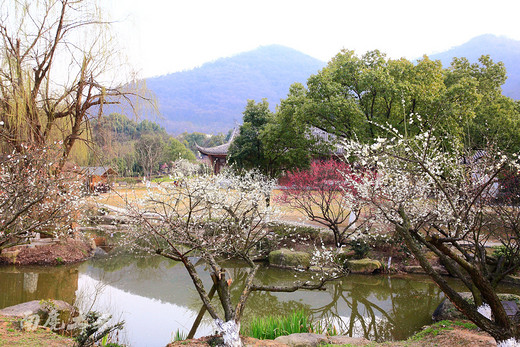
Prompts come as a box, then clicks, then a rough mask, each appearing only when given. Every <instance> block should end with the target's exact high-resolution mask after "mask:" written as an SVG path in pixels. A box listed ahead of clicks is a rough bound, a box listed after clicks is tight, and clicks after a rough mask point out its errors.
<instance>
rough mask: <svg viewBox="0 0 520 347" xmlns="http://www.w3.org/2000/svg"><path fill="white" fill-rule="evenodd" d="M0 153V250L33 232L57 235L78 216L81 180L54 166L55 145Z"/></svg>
mask: <svg viewBox="0 0 520 347" xmlns="http://www.w3.org/2000/svg"><path fill="white" fill-rule="evenodd" d="M20 146H21V147H23V148H24V152H23V153H20V152H17V151H13V152H11V153H8V154H2V155H1V156H0V252H1V251H2V250H3V249H5V248H8V247H11V246H15V245H17V244H20V243H24V242H26V241H27V239H28V238H29V237H31V236H33V235H34V233H36V232H38V233H43V234H49V235H54V236H57V235H61V234H63V233H67V232H69V231H71V227H72V223H73V222H75V221H76V220H77V219H79V218H80V215H81V213H80V211H81V204H82V199H81V181H80V180H79V177H78V175H77V174H75V173H73V172H70V171H66V170H65V171H63V170H58V167H57V166H58V163H57V161H58V160H59V158H60V153H61V149H60V148H59V146H53V147H44V148H30V147H28V146H26V145H24V144H21V145H20Z"/></svg>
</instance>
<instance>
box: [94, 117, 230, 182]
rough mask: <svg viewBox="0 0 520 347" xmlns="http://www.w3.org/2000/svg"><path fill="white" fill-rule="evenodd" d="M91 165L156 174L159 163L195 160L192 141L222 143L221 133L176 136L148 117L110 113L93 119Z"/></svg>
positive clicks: (124, 172)
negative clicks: (131, 117)
mask: <svg viewBox="0 0 520 347" xmlns="http://www.w3.org/2000/svg"><path fill="white" fill-rule="evenodd" d="M91 129H92V144H91V148H92V151H90V158H89V163H86V164H90V165H96V166H97V165H108V166H110V167H112V168H114V169H116V170H117V172H118V174H119V175H121V176H134V175H143V174H146V175H147V176H150V175H152V174H156V173H157V172H158V170H159V167H160V165H161V164H167V165H170V164H171V162H175V161H176V160H178V159H187V160H191V161H194V160H195V155H196V153H197V151H196V148H195V142H196V143H197V144H199V145H202V146H216V145H219V144H222V143H223V142H224V141H225V139H226V136H225V135H224V134H217V135H206V134H201V133H183V134H181V135H180V136H179V137H178V138H175V137H173V136H172V135H170V134H168V133H167V132H166V130H165V129H164V128H163V127H161V126H160V125H158V124H157V123H154V122H152V121H149V120H146V119H145V120H142V121H140V122H137V121H134V120H132V119H129V118H127V117H126V116H124V115H121V114H117V113H112V114H110V115H108V116H103V117H100V118H97V119H94V120H92V122H91Z"/></svg>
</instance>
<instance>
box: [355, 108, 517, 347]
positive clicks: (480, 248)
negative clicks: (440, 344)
mask: <svg viewBox="0 0 520 347" xmlns="http://www.w3.org/2000/svg"><path fill="white" fill-rule="evenodd" d="M413 118H415V120H416V122H417V120H418V119H419V122H418V125H419V126H421V122H420V118H419V117H417V116H414V117H412V119H413ZM383 128H384V129H386V131H387V133H388V134H389V136H388V138H379V139H377V140H376V141H375V142H374V143H373V144H360V143H358V142H356V141H349V142H346V143H345V150H346V153H347V156H348V157H349V158H355V159H354V160H357V162H358V163H359V164H361V165H363V166H365V167H370V168H374V169H376V171H377V178H376V179H375V180H371V181H368V180H365V181H362V182H357V183H356V189H357V191H358V194H360V195H361V196H362V197H363V198H364V199H366V200H368V201H370V202H371V205H372V206H373V207H374V208H375V211H376V212H377V213H376V216H375V218H376V224H377V223H383V224H388V223H390V224H391V225H393V227H394V228H395V231H396V232H397V234H398V235H399V236H400V237H401V238H402V240H403V241H404V243H405V244H406V246H407V247H408V249H409V250H410V251H411V253H412V254H413V256H414V257H415V258H416V259H417V260H418V261H419V263H420V265H421V266H422V268H423V269H424V270H425V271H426V273H427V274H428V275H429V276H430V277H431V278H432V279H433V280H434V281H435V282H436V283H437V284H438V285H439V287H440V288H441V289H442V291H443V292H444V293H445V295H446V296H447V297H448V298H449V300H451V301H452V302H453V303H454V304H455V306H456V307H457V308H458V309H459V310H460V311H461V312H463V313H464V314H465V315H466V316H467V317H468V318H469V319H470V320H471V321H473V322H474V323H475V324H476V325H477V326H478V327H480V328H481V329H483V330H485V331H486V332H488V333H489V334H491V335H492V336H493V337H494V338H495V339H496V340H497V342H498V343H502V342H504V341H507V340H510V339H513V340H516V341H520V330H519V328H518V326H517V324H515V323H514V322H513V321H512V319H511V318H510V317H508V315H507V314H506V311H505V309H504V307H503V305H502V303H501V301H500V299H499V297H498V295H497V293H496V290H495V289H496V286H497V284H498V282H499V281H500V280H502V279H503V278H504V277H505V276H506V275H508V274H510V273H512V272H514V271H515V270H517V269H518V268H519V266H520V252H519V250H520V249H519V244H518V239H519V237H520V224H519V222H520V208H519V207H518V205H517V204H516V205H513V204H509V203H507V201H513V200H514V199H513V200H510V199H508V198H507V196H508V195H509V197H511V195H515V196H516V193H514V192H512V191H509V192H504V191H503V186H502V185H501V179H502V178H503V177H504V175H506V174H508V173H514V174H515V175H516V176H518V173H519V170H520V164H519V156H518V154H513V155H510V154H507V153H504V152H501V151H500V150H499V149H498V148H496V147H493V146H489V147H488V148H486V149H485V151H478V152H475V151H465V150H463V149H460V147H459V146H457V145H456V144H453V143H451V142H450V139H449V138H439V137H436V136H434V135H433V130H432V129H431V128H429V129H428V128H426V127H423V128H422V130H423V131H422V132H421V133H420V134H419V135H417V136H414V137H406V136H405V135H403V134H401V133H400V132H399V131H397V130H396V129H394V128H392V127H383ZM504 195H505V196H506V198H504ZM517 200H518V199H517ZM490 240H492V241H494V242H500V244H501V245H502V247H501V249H502V252H501V253H499V254H490V253H488V252H486V243H488V242H490ZM428 251H429V252H433V253H434V254H435V255H436V256H437V257H438V258H439V259H440V261H441V262H442V264H443V265H444V266H445V267H446V269H447V270H448V271H449V272H450V273H451V274H452V275H453V276H455V277H457V278H459V279H460V280H461V281H462V283H463V284H464V285H465V287H466V288H467V290H468V291H469V292H471V293H472V296H473V303H470V302H468V301H466V300H464V298H463V296H461V294H460V293H459V292H457V291H456V290H455V288H454V287H453V286H452V285H451V284H450V283H449V282H448V281H446V279H445V278H444V277H442V276H441V274H440V273H439V272H438V270H437V269H436V268H434V267H433V266H432V265H431V264H430V262H429V261H428V258H427V256H426V252H428ZM483 304H485V305H489V307H490V310H491V312H492V315H493V319H490V318H489V317H486V316H485V315H483V314H482V313H480V312H479V307H480V306H482V305H483Z"/></svg>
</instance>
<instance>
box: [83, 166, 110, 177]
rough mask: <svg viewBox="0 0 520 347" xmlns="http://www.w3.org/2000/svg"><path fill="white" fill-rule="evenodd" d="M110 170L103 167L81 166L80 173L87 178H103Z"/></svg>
mask: <svg viewBox="0 0 520 347" xmlns="http://www.w3.org/2000/svg"><path fill="white" fill-rule="evenodd" d="M109 170H112V171H114V170H113V169H112V168H110V167H104V166H82V167H81V171H82V172H83V173H85V174H86V175H89V176H103V175H104V174H105V173H106V172H107V171H109Z"/></svg>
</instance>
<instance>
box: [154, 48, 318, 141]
mask: <svg viewBox="0 0 520 347" xmlns="http://www.w3.org/2000/svg"><path fill="white" fill-rule="evenodd" d="M323 66H325V63H324V62H321V61H319V60H317V59H314V58H312V57H310V56H308V55H305V54H303V53H300V52H298V51H296V50H293V49H290V48H287V47H283V46H278V45H272V46H265V47H260V48H258V49H256V50H253V51H250V52H246V53H242V54H238V55H236V56H233V57H231V58H222V59H219V60H217V61H214V62H211V63H207V64H204V65H202V66H201V67H199V68H196V69H193V70H189V71H182V72H177V73H173V74H169V75H165V76H160V77H156V78H149V79H147V81H146V82H147V86H148V88H150V89H151V90H152V91H153V92H154V93H155V94H156V96H157V100H158V102H159V109H160V111H161V114H162V116H163V117H164V119H165V120H164V123H163V124H164V126H165V128H166V130H167V131H168V132H172V133H176V134H178V133H181V132H184V131H188V132H192V131H200V132H204V133H217V132H227V131H228V130H229V129H231V128H232V127H233V126H234V125H235V123H237V122H238V123H240V122H241V121H242V112H243V111H244V108H245V106H246V104H247V100H248V99H254V100H257V101H259V100H261V99H262V98H267V99H268V100H269V102H270V104H271V105H272V108H273V109H274V107H275V105H276V104H278V103H279V101H280V99H282V98H285V97H286V96H287V93H288V92H289V86H290V85H291V84H292V83H294V82H305V81H306V80H307V78H308V77H309V76H310V75H311V74H314V73H317V72H318V70H319V69H321V68H322V67H323Z"/></svg>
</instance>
